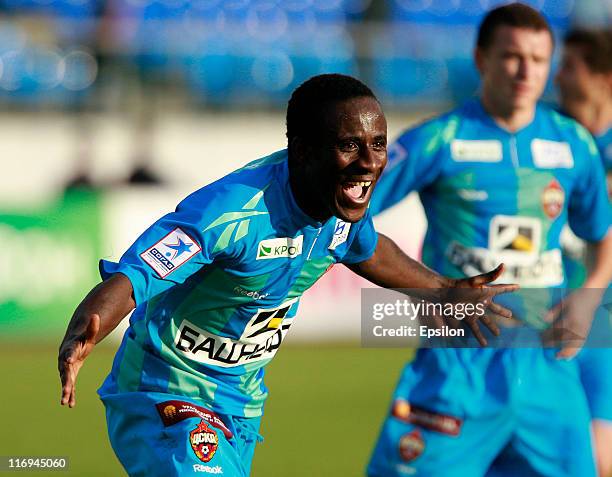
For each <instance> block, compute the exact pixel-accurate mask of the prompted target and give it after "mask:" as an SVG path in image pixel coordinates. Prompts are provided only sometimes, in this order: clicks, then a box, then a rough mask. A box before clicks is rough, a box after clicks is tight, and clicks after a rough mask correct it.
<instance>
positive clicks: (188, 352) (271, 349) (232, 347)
mask: <svg viewBox="0 0 612 477" xmlns="http://www.w3.org/2000/svg"><path fill="white" fill-rule="evenodd" d="M297 300H298V298H293V299H291V300H289V301H286V302H284V303H283V304H282V305H280V306H278V307H276V308H269V309H259V310H258V311H257V313H256V314H255V315H254V316H253V317H252V318H251V319H250V320H249V321H248V323H247V325H246V326H245V328H244V330H243V332H242V334H241V336H240V338H239V339H237V340H236V339H232V338H230V337H227V336H220V335H218V334H215V333H212V332H210V331H207V330H204V329H202V328H200V327H199V326H197V325H196V324H194V323H192V322H190V321H188V320H183V321H182V323H181V325H180V327H179V329H178V332H177V335H176V341H175V342H174V346H175V349H176V351H177V352H178V353H180V354H181V355H183V356H185V357H186V358H188V359H191V360H194V361H197V362H200V363H204V364H209V365H213V366H221V367H224V368H228V367H234V366H240V365H243V364H246V363H252V362H256V361H261V360H266V359H271V358H272V357H274V355H275V354H276V352H277V351H278V348H279V347H280V345H281V343H282V341H283V339H284V338H285V336H286V334H287V332H288V331H289V328H290V327H291V324H292V323H293V317H287V316H286V315H287V313H288V312H289V310H290V309H291V307H292V306H293V304H294V303H295V302H296V301H297Z"/></svg>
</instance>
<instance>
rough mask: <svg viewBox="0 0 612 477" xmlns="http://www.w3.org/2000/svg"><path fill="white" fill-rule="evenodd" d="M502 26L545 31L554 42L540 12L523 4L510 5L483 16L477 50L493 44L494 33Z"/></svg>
mask: <svg viewBox="0 0 612 477" xmlns="http://www.w3.org/2000/svg"><path fill="white" fill-rule="evenodd" d="M502 25H505V26H511V27H517V28H527V29H530V30H535V31H541V30H546V31H547V32H548V33H549V34H550V39H551V40H552V41H553V42H554V36H553V33H552V30H551V28H550V25H549V24H548V22H547V21H546V19H545V18H544V17H543V16H542V14H541V13H540V12H538V11H537V10H534V9H533V8H531V7H530V6H528V5H525V4H523V3H510V4H508V5H503V6H501V7H497V8H494V9H493V10H491V11H490V12H489V13H487V14H486V15H485V17H484V19H483V20H482V22H481V23H480V27H479V29H478V37H477V40H476V45H477V46H478V48H482V49H486V48H488V47H489V46H490V45H491V43H493V37H494V35H495V31H496V30H497V28H498V27H500V26H502Z"/></svg>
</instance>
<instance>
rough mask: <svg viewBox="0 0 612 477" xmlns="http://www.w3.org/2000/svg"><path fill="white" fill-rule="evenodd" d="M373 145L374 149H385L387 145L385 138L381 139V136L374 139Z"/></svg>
mask: <svg viewBox="0 0 612 477" xmlns="http://www.w3.org/2000/svg"><path fill="white" fill-rule="evenodd" d="M373 147H374V149H376V150H382V149H386V147H387V141H386V139H382V138H381V139H377V140H376V141H374V144H373Z"/></svg>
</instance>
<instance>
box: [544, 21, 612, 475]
mask: <svg viewBox="0 0 612 477" xmlns="http://www.w3.org/2000/svg"><path fill="white" fill-rule="evenodd" d="M556 82H557V86H558V87H559V92H560V100H561V107H562V109H563V111H564V112H565V113H567V114H569V115H570V116H572V117H573V118H575V119H576V120H577V121H578V122H580V123H581V124H582V125H583V126H584V127H586V128H587V129H588V130H589V132H590V133H591V134H592V135H593V136H594V138H595V143H596V144H597V147H598V149H599V152H600V154H601V158H602V159H603V163H604V167H605V169H606V172H607V177H608V196H609V197H612V31H610V30H607V31H604V30H598V31H589V30H573V31H570V32H569V33H568V34H567V35H566V36H565V40H564V45H563V56H562V61H561V67H560V68H559V71H558V72H557V75H556ZM570 243H572V244H575V243H576V242H575V241H572V242H570ZM578 248H579V249H581V248H582V249H583V247H581V246H580V245H578ZM580 255H581V254H580V253H577V254H576V256H577V257H580ZM564 265H565V270H566V273H567V274H568V280H569V281H570V283H573V282H576V285H581V283H580V282H579V281H580V280H582V277H584V276H585V275H586V268H585V264H584V263H583V262H582V261H580V260H576V259H574V258H573V257H572V255H568V256H567V257H566V256H564ZM578 360H579V363H580V370H581V378H582V381H583V383H584V388H585V392H586V395H587V399H588V403H589V409H590V411H591V417H592V419H593V421H592V426H593V436H594V441H595V454H596V457H597V464H598V470H599V475H601V476H608V475H610V474H612V349H610V348H594V349H585V350H583V351H582V352H581V353H580V355H579V357H578Z"/></svg>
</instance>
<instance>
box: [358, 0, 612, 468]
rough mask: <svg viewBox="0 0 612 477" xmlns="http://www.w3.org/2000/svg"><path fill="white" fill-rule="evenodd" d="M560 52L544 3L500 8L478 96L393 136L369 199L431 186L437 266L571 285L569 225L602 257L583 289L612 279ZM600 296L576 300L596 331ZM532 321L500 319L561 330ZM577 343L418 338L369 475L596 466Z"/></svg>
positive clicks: (482, 34)
mask: <svg viewBox="0 0 612 477" xmlns="http://www.w3.org/2000/svg"><path fill="white" fill-rule="evenodd" d="M552 51H553V36H552V32H551V30H550V27H549V25H548V24H547V23H546V21H545V19H544V18H543V17H542V16H541V15H540V14H539V13H538V12H537V11H535V10H533V9H532V8H530V7H528V6H525V5H522V4H518V3H514V4H509V5H505V6H502V7H499V8H496V9H494V10H491V11H490V12H489V13H488V14H487V15H486V16H485V18H484V20H483V22H482V24H481V25H480V28H479V32H478V39H477V45H476V49H475V61H476V65H477V67H478V71H479V73H480V77H481V80H482V88H481V93H480V97H479V98H477V99H473V100H470V101H468V102H467V103H465V104H464V105H462V106H460V107H458V108H457V109H455V110H453V111H451V112H449V113H447V114H444V115H443V116H440V117H438V118H435V119H433V120H430V121H428V122H425V123H424V124H422V125H420V126H417V127H415V128H413V129H411V130H408V131H407V132H405V133H404V134H402V135H401V136H400V138H399V139H398V140H397V142H395V143H394V144H392V145H391V146H390V147H389V167H388V169H387V170H386V171H385V173H384V174H383V176H382V177H381V180H380V181H379V184H378V186H377V190H376V191H375V192H374V195H373V198H372V206H371V208H372V209H373V213H378V212H380V211H382V210H384V209H387V208H388V207H391V206H392V205H393V204H395V203H396V202H398V201H400V200H401V199H403V198H404V197H405V196H406V195H408V194H409V193H410V192H411V191H414V190H416V191H419V193H420V198H421V201H422V203H423V205H424V208H425V213H426V215H427V219H428V230H427V233H426V236H425V242H424V245H423V261H424V262H425V263H426V264H427V265H429V266H431V267H432V268H433V269H435V270H436V271H438V272H441V273H444V274H445V275H450V276H455V277H461V276H466V275H470V274H473V273H478V271H479V270H481V269H483V268H486V267H487V264H489V263H492V262H495V261H496V260H503V261H504V262H505V263H506V266H507V267H506V271H505V273H504V275H502V279H507V278H508V277H512V279H513V280H516V281H517V282H518V283H519V284H520V285H521V286H522V287H534V288H539V287H546V288H548V287H550V288H552V287H561V286H563V285H564V283H565V278H564V275H563V266H562V259H561V251H560V246H559V236H560V232H561V229H562V227H563V226H564V225H565V224H566V223H567V222H568V220H569V222H570V224H571V226H572V228H573V230H574V232H575V233H576V234H577V235H578V236H580V237H581V238H583V239H585V240H587V241H589V242H591V243H592V244H593V246H594V248H595V253H596V256H597V257H596V266H595V267H594V268H593V270H592V271H591V272H590V274H589V276H588V277H587V280H586V282H585V287H591V288H597V289H600V290H601V289H603V288H605V287H607V285H608V283H609V281H610V278H611V275H612V234H610V233H609V232H608V229H609V208H608V207H609V205H608V200H607V197H606V191H605V183H604V174H603V168H602V167H601V162H600V159H599V156H598V153H597V149H596V147H595V145H594V143H593V140H592V138H591V136H590V135H589V134H588V132H587V131H586V130H585V129H584V128H583V127H581V126H580V125H578V124H577V123H576V122H574V121H573V120H571V119H569V118H567V117H565V116H563V115H561V114H559V113H557V112H555V111H554V110H552V109H549V108H547V107H545V106H543V105H540V104H538V99H539V98H540V96H541V94H542V92H543V90H544V87H545V84H546V81H547V78H548V74H549V67H550V59H551V55H552ZM598 293H599V292H596V291H594V293H593V294H591V295H587V297H589V298H591V299H589V300H587V299H584V294H578V293H577V294H571V295H569V297H567V298H566V299H565V301H564V304H565V307H564V312H566V313H565V314H564V320H565V323H567V327H568V328H570V329H572V330H573V329H575V327H576V326H583V327H586V328H587V329H588V325H589V324H590V319H591V317H592V314H593V312H594V310H595V308H596V307H597V305H598V300H597V299H594V298H593V295H597V294H598ZM579 296H581V297H582V299H578V297H579ZM595 298H597V297H595ZM556 310H558V308H555V311H556ZM552 315H553V316H552V317H553V318H555V317H556V316H554V314H552ZM519 318H523V319H526V320H529V324H530V326H529V327H521V328H519V329H518V331H517V329H511V328H506V329H502V337H504V336H517V337H518V338H519V339H520V338H521V336H522V335H521V334H520V333H521V331H523V332H524V334H529V335H530V336H531V335H533V333H532V332H531V331H532V330H535V331H536V332H537V331H538V330H543V329H545V328H546V327H547V326H549V323H548V321H549V320H547V319H544V317H541V316H532V315H529V316H526V315H523V316H519ZM547 318H548V319H550V318H551V317H547ZM536 336H537V335H536ZM582 336H584V335H582ZM519 346H520V342H519ZM576 351H577V350H576V348H575V347H573V348H572V347H569V346H567V345H566V346H562V348H561V350H560V351H557V350H555V349H543V348H524V349H490V348H488V349H476V348H462V349H452V348H448V349H443V348H437V349H420V350H419V351H418V352H417V355H416V358H415V360H414V361H413V362H412V363H410V364H409V365H408V366H406V368H405V369H404V371H403V373H402V376H401V379H400V382H399V384H398V386H397V389H396V391H395V394H394V402H393V405H392V407H391V413H390V415H389V416H388V418H387V419H386V421H385V423H384V426H383V429H382V432H381V435H380V437H379V440H378V443H377V445H376V448H375V450H374V454H373V456H372V458H371V461H370V464H369V467H368V474H369V475H370V476H372V477H383V476H385V477H387V476H405V475H415V476H427V477H439V476H444V477H455V476H461V477H479V476H484V475H487V476H493V475H494V476H501V475H504V476H519V475H520V476H527V475H529V476H531V475H541V476H551V477H552V476H555V477H560V476H575V477H588V476H594V475H595V464H594V461H593V454H592V448H591V443H590V441H591V439H590V432H589V420H590V416H589V410H588V407H587V402H586V399H585V393H584V389H583V387H582V384H581V382H580V375H579V369H578V365H577V363H576V360H562V359H559V358H560V357H566V358H567V357H570V356H572V355H573V354H574V353H575V352H576Z"/></svg>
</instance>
